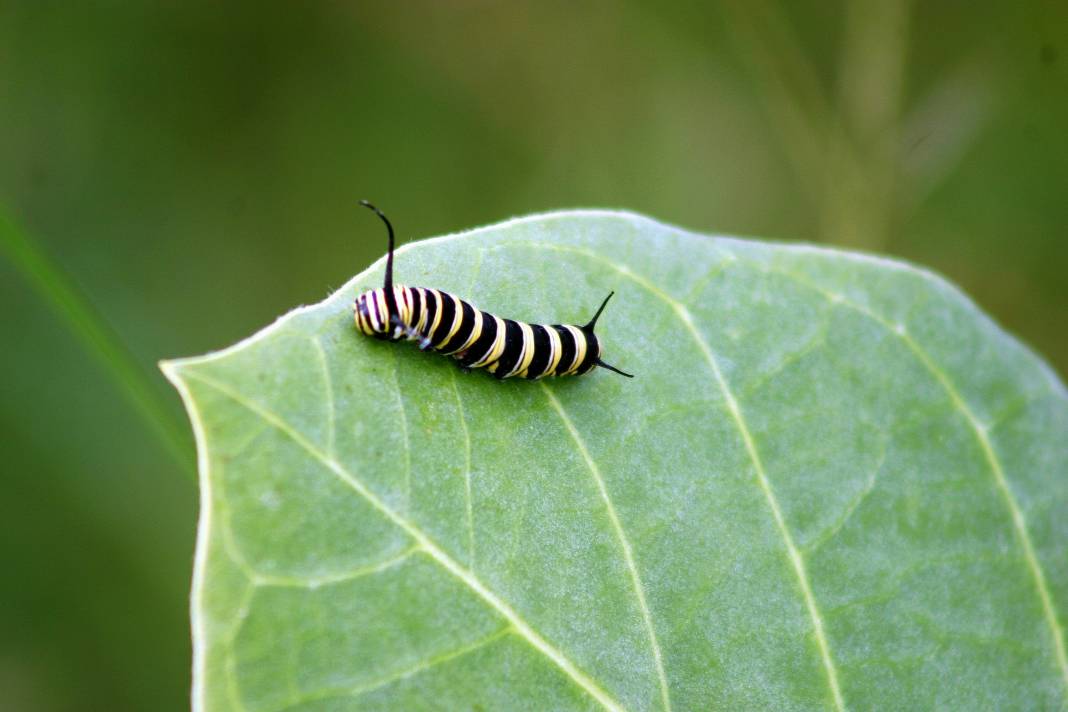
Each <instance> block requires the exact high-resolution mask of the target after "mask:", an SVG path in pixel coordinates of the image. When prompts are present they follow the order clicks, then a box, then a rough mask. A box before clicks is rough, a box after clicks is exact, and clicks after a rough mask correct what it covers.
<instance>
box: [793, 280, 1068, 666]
mask: <svg viewBox="0 0 1068 712" xmlns="http://www.w3.org/2000/svg"><path fill="white" fill-rule="evenodd" d="M773 271H777V272H779V273H780V274H782V275H783V276H784V277H787V278H790V279H792V280H794V281H795V282H797V283H798V284H801V285H802V286H805V287H808V288H809V289H812V290H814V291H815V292H817V293H819V294H821V295H822V296H823V297H824V298H825V299H828V300H830V301H831V302H835V303H838V304H841V305H842V306H844V307H846V308H848V309H852V310H853V311H856V312H857V313H859V314H861V315H863V316H865V317H867V318H869V319H871V320H872V321H874V322H875V323H876V324H878V325H880V326H881V327H883V328H884V329H886V330H887V331H889V332H890V333H891V334H893V335H895V336H896V337H897V338H899V339H900V340H901V341H902V342H903V343H904V344H905V346H906V347H907V348H908V349H909V350H910V351H911V352H912V353H913V355H914V356H915V357H916V359H917V360H918V361H919V362H920V363H921V364H922V365H923V367H924V368H925V369H927V371H928V372H929V373H930V374H931V376H933V377H934V379H935V380H936V381H938V383H939V385H941V386H942V388H943V390H945V392H946V395H948V396H949V399H950V402H951V403H952V404H953V407H954V408H955V409H956V410H957V411H958V412H960V414H961V415H962V416H963V417H964V420H965V421H966V422H967V423H968V426H969V427H970V428H971V430H972V432H973V433H974V434H975V439H976V441H977V442H978V444H979V449H980V450H981V451H982V453H983V457H984V459H985V460H986V462H987V465H988V466H989V467H990V470H991V473H992V474H993V476H994V482H995V484H996V485H997V488H998V491H999V492H1000V493H1001V496H1002V499H1003V501H1004V502H1005V506H1006V508H1007V509H1008V510H1009V515H1010V518H1011V519H1012V524H1013V528H1014V529H1015V531H1016V535H1017V539H1019V541H1020V545H1021V547H1022V548H1023V552H1024V559H1025V561H1026V562H1027V567H1028V569H1029V571H1030V573H1031V578H1032V580H1033V581H1034V584H1035V588H1036V590H1037V593H1038V597H1039V600H1040V602H1041V604H1042V614H1043V617H1044V618H1045V619H1046V623H1047V625H1048V626H1049V629H1050V635H1051V636H1052V639H1053V640H1052V642H1053V651H1054V656H1055V657H1056V659H1057V665H1058V667H1059V668H1060V671H1061V677H1062V678H1063V679H1064V684H1065V686H1068V652H1066V650H1065V643H1064V630H1063V629H1062V628H1061V626H1060V623H1058V618H1057V610H1056V608H1055V607H1054V605H1053V597H1052V595H1051V594H1050V592H1049V585H1048V584H1047V583H1046V574H1045V571H1044V570H1043V569H1042V564H1041V562H1039V560H1038V556H1037V555H1036V554H1035V548H1034V544H1033V543H1032V542H1031V535H1030V533H1029V531H1028V529H1027V520H1026V518H1025V517H1024V513H1023V511H1021V509H1020V507H1019V504H1018V503H1017V502H1016V497H1015V495H1013V493H1012V489H1011V488H1010V487H1009V483H1008V480H1007V479H1006V477H1005V471H1004V469H1003V468H1002V466H1001V460H1000V459H999V458H998V456H997V453H996V452H995V451H994V446H993V443H991V442H990V436H989V432H988V430H989V428H988V427H987V426H984V425H983V424H982V423H981V422H980V421H979V418H977V417H976V415H975V413H973V412H972V410H971V408H969V407H968V404H967V403H966V402H965V400H964V397H963V396H962V395H961V394H960V391H959V390H957V387H956V386H955V385H954V383H953V382H952V381H951V380H950V379H949V376H947V375H946V372H945V371H944V370H942V368H940V367H939V366H938V364H937V363H935V361H934V359H932V358H931V356H930V354H928V353H927V352H926V351H925V350H924V349H923V347H922V346H920V344H919V343H918V342H917V341H916V340H915V339H913V338H912V336H911V335H910V334H909V333H908V332H907V331H906V330H905V329H903V328H899V327H898V326H897V325H895V324H893V323H891V322H890V321H889V320H888V319H887V318H886V317H884V316H882V315H880V314H878V313H876V312H875V311H872V310H871V309H869V308H868V307H866V306H864V305H862V304H859V303H857V302H854V301H853V300H851V299H848V298H846V297H845V296H844V295H841V294H838V293H835V292H831V291H830V290H828V289H826V288H824V287H821V286H820V285H818V284H816V283H815V282H813V281H811V280H809V279H807V278H806V277H804V276H802V275H799V274H795V273H793V272H789V271H786V270H773Z"/></svg>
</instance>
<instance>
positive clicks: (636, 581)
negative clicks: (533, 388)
mask: <svg viewBox="0 0 1068 712" xmlns="http://www.w3.org/2000/svg"><path fill="white" fill-rule="evenodd" d="M538 385H540V386H541V389H542V391H543V392H544V393H545V396H546V398H548V399H549V404H550V405H551V406H552V407H553V410H555V411H556V413H557V415H559V416H560V420H562V421H563V422H564V425H565V426H566V427H567V431H568V433H569V434H570V435H571V439H572V440H573V441H574V443H575V446H576V448H577V449H578V452H579V454H580V455H581V456H582V459H583V460H584V461H585V462H586V467H587V468H589V471H590V475H591V476H592V477H593V481H594V482H595V483H596V484H597V491H598V492H599V493H600V495H601V500H602V501H603V502H604V506H605V509H606V510H607V511H608V519H609V520H610V522H611V524H612V529H613V530H615V534H616V538H617V539H618V540H619V546H620V548H621V549H622V551H623V563H624V564H625V565H626V567H627V572H628V573H629V574H630V582H631V586H632V587H633V588H634V595H635V598H636V599H637V602H638V610H639V611H640V612H641V616H642V623H643V625H644V626H645V632H646V635H647V636H648V637H649V647H650V648H651V651H650V652H651V653H652V655H653V664H654V665H655V666H656V675H657V678H658V679H659V682H660V700H661V702H662V703H663V705H664V710H665V712H671V695H670V693H669V690H668V682H667V676H666V675H665V673H664V661H663V655H662V654H661V651H660V643H659V642H658V641H657V639H656V628H655V627H654V626H653V616H652V613H651V612H650V611H649V604H648V603H647V602H646V600H645V587H644V586H643V585H642V579H641V576H640V575H639V573H638V566H637V564H636V563H635V561H634V552H633V551H632V550H631V547H630V542H629V541H628V539H627V535H626V533H625V532H624V531H623V523H622V522H621V521H620V519H619V515H618V514H617V513H616V508H615V506H614V505H613V504H612V498H611V497H610V496H609V495H608V487H607V486H606V485H605V482H604V477H602V476H601V469H600V468H599V467H598V466H597V463H596V462H595V461H594V459H593V457H592V456H591V455H590V452H589V450H588V449H587V448H586V443H585V441H584V440H583V439H582V436H581V435H579V432H578V429H577V428H575V425H574V423H572V422H571V418H570V416H568V414H567V411H566V410H564V406H563V404H561V403H560V401H559V399H557V397H556V394H555V393H553V392H552V390H551V389H550V388H549V387H548V386H547V385H545V382H544V381H539V382H538Z"/></svg>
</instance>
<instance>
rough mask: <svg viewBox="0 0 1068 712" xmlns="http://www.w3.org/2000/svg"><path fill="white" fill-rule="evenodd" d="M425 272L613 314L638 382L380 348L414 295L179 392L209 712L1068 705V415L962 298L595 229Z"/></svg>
mask: <svg viewBox="0 0 1068 712" xmlns="http://www.w3.org/2000/svg"><path fill="white" fill-rule="evenodd" d="M396 269H397V279H398V281H401V282H403V283H407V284H411V285H426V286H435V287H439V288H443V289H447V290H450V291H454V292H456V293H457V294H459V295H461V296H465V297H467V298H469V299H471V300H472V301H473V302H474V303H475V304H477V305H479V306H480V307H482V308H483V309H487V310H492V311H495V312H497V313H500V314H505V315H508V316H510V317H514V318H522V319H526V320H530V321H543V322H548V321H568V322H582V321H585V319H587V318H588V316H589V314H590V313H591V312H592V310H593V308H594V307H595V306H596V305H597V303H598V302H599V300H600V299H601V298H602V297H603V296H604V294H605V293H607V292H608V291H609V290H613V289H614V290H616V292H617V297H616V299H615V300H613V302H612V303H611V304H610V306H609V309H608V311H607V312H606V314H605V315H604V317H603V318H602V321H601V323H600V333H601V334H602V338H603V341H604V343H605V358H606V359H607V360H610V361H611V362H612V363H615V364H618V365H619V366H620V367H621V368H624V369H626V370H630V371H633V372H634V373H636V375H637V377H636V378H635V379H633V380H626V379H623V378H619V377H617V376H615V375H613V374H610V373H607V372H604V371H597V372H595V373H594V374H592V375H590V376H587V377H583V378H580V379H571V380H560V381H551V382H538V383H530V382H522V381H508V382H504V383H498V382H496V381H494V380H493V379H492V378H490V377H488V376H486V375H485V374H480V373H473V374H469V375H463V374H460V373H459V372H458V371H457V369H456V367H455V366H454V365H453V364H452V363H450V362H449V361H448V360H446V359H443V358H441V357H437V356H434V355H431V354H424V353H420V352H419V351H417V350H416V349H414V348H412V347H403V346H398V345H393V344H388V343H380V342H376V341H374V340H371V339H368V338H363V337H361V336H359V335H358V334H357V333H356V332H355V330H354V327H353V325H352V320H351V311H350V304H351V301H352V299H353V298H354V296H355V295H356V293H357V292H358V291H359V290H362V289H365V288H368V287H371V286H377V285H378V284H379V282H380V279H381V272H380V266H379V267H376V268H374V269H372V270H371V271H369V272H366V273H364V274H362V275H360V276H358V277H356V278H355V279H354V280H353V281H352V282H350V283H349V284H348V285H346V286H345V287H344V288H342V289H341V290H339V291H338V292H337V293H336V294H334V295H333V296H332V297H330V298H329V299H327V300H326V301H324V302H322V303H321V304H318V305H315V306H312V307H306V308H302V309H298V310H296V311H294V312H292V313H291V314H289V315H287V316H285V317H283V318H282V319H281V320H279V321H278V322H277V323H276V324H274V325H273V326H271V327H269V328H268V329H265V330H264V331H262V332H260V333H259V334H257V335H256V336H254V337H252V338H250V339H248V340H246V341H244V342H242V343H240V344H238V345H236V346H234V347H233V348H231V349H228V350H227V351H224V352H221V353H218V354H213V355H209V356H205V357H202V358H196V359H187V360H182V361H176V362H171V363H168V364H165V366H164V368H165V371H166V372H167V374H168V375H169V377H170V378H171V379H172V380H173V381H174V383H175V384H176V385H177V386H178V388H179V390H180V391H181V392H182V394H183V397H184V398H185V401H186V404H187V407H188V408H189V411H190V414H191V418H192V421H193V425H194V429H195V431H196V434H197V438H198V441H199V450H200V471H201V472H200V474H201V482H202V497H203V506H202V514H201V524H200V532H199V542H198V553H197V566H196V579H195V584H194V594H193V619H194V633H195V636H194V637H195V673H194V677H195V682H194V688H195V689H194V700H195V701H196V702H197V703H198V704H199V706H200V707H202V708H204V709H225V708H244V709H248V710H279V709H288V708H302V709H317V710H318V709H344V708H350V707H356V706H359V707H361V708H371V709H374V708H382V709H412V708H419V707H439V708H447V709H456V708H461V707H463V708H468V709H479V708H482V709H500V708H503V707H508V708H516V707H526V708H530V709H567V708H579V709H587V708H599V707H605V708H609V709H635V710H638V709H661V708H665V707H668V706H669V705H670V707H672V708H674V709H678V710H683V709H699V708H700V709H707V708H720V707H723V708H730V709H734V708H775V709H782V708H813V707H823V708H832V709H833V708H839V709H841V708H845V707H852V708H858V709H865V708H873V707H878V708H886V707H900V708H931V707H947V706H948V707H963V708H991V707H1000V708H1012V707H1039V708H1056V707H1061V706H1063V705H1064V704H1065V702H1066V700H1068V661H1066V659H1065V641H1064V638H1065V635H1064V630H1063V628H1064V623H1063V613H1062V611H1064V610H1065V609H1066V607H1068V565H1066V560H1065V554H1064V552H1065V546H1066V544H1068V519H1066V518H1065V517H1064V516H1063V512H1064V511H1065V506H1066V505H1068V477H1066V464H1068V445H1066V443H1068V438H1066V435H1068V407H1066V405H1068V404H1066V397H1065V391H1064V388H1063V386H1062V385H1061V384H1060V383H1059V382H1058V381H1057V380H1056V378H1055V377H1054V376H1053V375H1052V373H1051V372H1050V371H1049V370H1048V369H1047V368H1046V367H1045V365H1044V364H1042V363H1041V361H1039V360H1038V359H1037V358H1035V357H1034V356H1033V355H1032V354H1030V353H1029V352H1028V351H1027V350H1026V349H1025V348H1023V347H1021V346H1020V345H1019V344H1018V343H1017V342H1016V341H1014V340H1013V339H1012V338H1011V337H1008V336H1007V335H1005V334H1004V333H1003V332H1002V331H1000V330H999V329H998V328H997V327H996V326H995V325H994V324H992V323H991V322H990V321H989V320H988V319H987V318H985V317H984V316H983V315H982V314H981V313H979V312H978V311H977V310H976V308H975V307H974V306H973V305H972V304H971V303H970V302H968V301H967V300H966V299H965V298H964V297H962V296H961V295H960V294H959V293H958V292H957V291H956V290H954V289H953V288H952V287H950V286H948V285H947V284H946V283H944V282H943V281H941V280H940V279H938V278H936V277H932V276H931V275H930V274H928V273H925V272H922V271H919V270H916V269H914V268H911V267H909V266H906V265H902V264H899V263H892V262H889V261H885V260H880V259H876V258H871V257H865V256H860V255H855V254H849V253H842V252H834V251H827V250H820V249H815V248H810V247H798V246H784V245H767V244H760V243H753V242H745V241H739V240H733V239H726V238H707V237H703V236H698V235H693V234H688V233H685V232H683V231H680V230H677V229H674V228H671V227H667V226H664V225H660V224H658V223H655V222H652V221H650V220H647V219H645V218H641V217H638V216H635V215H630V214H626V213H610V212H596V211H592V212H591V211H585V212H569V213H556V214H550V215H543V216H536V217H532V218H527V219H521V220H516V221H512V222H508V223H504V224H501V225H498V226H494V227H490V228H485V229H482V230H476V231H473V232H470V233H465V234H462V235H458V236H452V237H447V238H441V239H437V240H429V241H425V242H420V243H416V244H413V245H411V246H410V247H406V248H404V249H402V250H401V251H400V252H399V254H398V260H397V267H396Z"/></svg>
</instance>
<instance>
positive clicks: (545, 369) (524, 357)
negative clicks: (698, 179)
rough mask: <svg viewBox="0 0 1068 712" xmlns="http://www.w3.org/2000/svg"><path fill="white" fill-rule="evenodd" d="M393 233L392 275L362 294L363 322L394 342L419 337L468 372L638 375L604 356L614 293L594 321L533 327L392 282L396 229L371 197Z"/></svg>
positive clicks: (357, 309) (366, 329)
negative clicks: (602, 330)
mask: <svg viewBox="0 0 1068 712" xmlns="http://www.w3.org/2000/svg"><path fill="white" fill-rule="evenodd" d="M360 204H361V205H364V206H366V207H367V208H370V209H371V210H373V211H374V212H375V213H376V214H377V215H378V217H380V218H381V219H382V221H383V222H384V223H385V224H386V228H387V230H388V232H389V253H388V256H387V257H386V275H385V280H384V283H383V285H382V287H380V288H376V289H370V290H368V291H366V292H364V293H363V294H361V295H360V296H358V297H357V298H356V302H355V304H354V305H353V306H354V313H355V319H356V327H357V328H358V329H359V330H360V331H361V332H362V333H364V334H366V335H368V336H372V337H375V338H377V339H383V340H387V341H401V340H406V341H416V342H418V343H419V348H420V349H422V350H424V351H425V350H427V349H433V350H434V351H437V352H438V353H441V354H444V355H447V356H452V357H453V358H454V359H456V360H457V361H458V362H459V363H458V365H459V366H460V368H461V369H463V370H464V371H468V370H471V369H473V368H484V369H486V370H487V371H489V372H490V373H491V374H493V375H494V376H495V377H496V378H499V379H503V378H510V377H512V376H516V377H519V378H528V379H537V378H543V377H545V376H581V375H582V374H584V373H589V372H590V371H591V370H593V368H594V367H596V366H600V367H602V368H606V369H608V370H609V371H613V372H614V373H618V374H620V375H621V376H626V377H627V378H633V375H632V374H629V373H626V372H624V371H621V370H620V369H618V368H616V367H615V366H612V365H610V364H607V363H605V362H604V361H602V360H601V344H600V341H599V340H598V338H597V336H596V334H594V327H595V326H596V324H597V319H599V318H600V316H601V313H602V312H603V311H604V308H605V306H606V305H607V304H608V300H609V299H611V298H612V294H614V292H613V293H610V294H609V295H608V296H607V297H605V299H604V301H603V302H601V306H600V307H598V309H597V311H596V312H595V313H594V315H593V318H592V319H590V320H589V322H587V323H586V324H585V325H583V326H574V325H571V324H550V325H542V324H527V323H525V322H520V321H514V320H512V319H504V318H502V317H499V316H496V315H494V314H490V313H489V312H484V311H482V310H480V309H478V308H476V307H475V306H473V305H472V304H470V303H469V302H466V301H464V300H463V299H460V298H458V297H456V296H453V295H452V294H449V293H448V292H443V291H440V290H437V289H431V288H427V287H406V286H403V285H394V284H393V251H394V237H393V226H392V225H391V224H390V222H389V220H388V219H387V218H386V216H385V215H383V214H382V212H381V211H380V210H379V209H378V208H376V207H375V206H373V205H371V204H370V203H368V202H367V201H366V200H361V201H360Z"/></svg>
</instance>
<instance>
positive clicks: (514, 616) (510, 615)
mask: <svg viewBox="0 0 1068 712" xmlns="http://www.w3.org/2000/svg"><path fill="white" fill-rule="evenodd" d="M182 374H183V375H184V376H186V377H187V378H190V379H192V380H194V381H199V382H200V383H202V384H204V385H206V386H208V387H209V388H213V389H215V390H216V391H218V392H219V393H222V394H223V395H225V396H227V397H228V398H230V399H231V400H233V401H234V402H235V403H237V404H238V405H241V406H242V407H244V408H245V409H247V410H248V411H249V412H251V413H252V414H254V415H256V416H258V417H260V418H261V419H263V420H264V421H265V422H266V423H268V424H269V425H271V426H272V427H274V428H275V429H276V430H278V431H279V432H281V433H282V434H284V435H286V436H287V437H289V438H290V439H291V440H293V442H295V443H296V444H297V445H299V446H300V447H301V448H302V449H304V450H305V451H306V452H307V453H308V454H309V455H310V456H311V457H312V458H313V459H315V460H317V461H319V463H321V464H322V465H324V466H325V467H326V468H327V469H328V470H330V471H331V472H333V473H334V474H335V475H336V476H337V477H338V478H340V479H341V480H342V481H343V482H345V483H346V484H347V485H349V486H350V487H351V488H352V489H353V490H355V491H356V493H357V494H359V495H360V496H362V497H363V498H364V499H366V500H367V501H368V503H370V504H371V505H372V506H373V507H374V508H375V509H377V510H378V511H379V512H381V513H382V514H383V515H384V516H385V517H386V518H387V519H389V520H390V521H391V522H393V523H394V525H396V526H398V527H400V528H401V529H403V530H404V531H405V532H406V533H408V534H409V535H410V536H411V537H412V538H413V539H415V540H416V541H417V542H418V543H419V544H420V545H421V546H422V547H423V549H424V550H425V551H426V552H427V554H428V555H429V556H430V557H431V558H432V559H433V560H434V561H436V562H437V563H438V564H439V565H441V566H442V568H444V569H445V570H446V571H447V572H448V573H450V574H452V575H453V576H455V577H456V578H458V579H460V581H461V582H463V583H464V584H466V585H467V586H468V587H469V588H470V589H471V590H472V591H474V592H475V593H476V594H477V595H478V596H479V597H480V598H482V599H483V600H484V601H485V602H486V603H488V604H489V605H490V606H491V607H492V608H493V609H495V610H496V611H497V612H498V613H500V614H501V615H503V616H504V617H505V619H507V620H508V621H509V622H510V623H511V624H512V626H513V627H514V628H515V631H516V633H517V634H518V635H519V637H521V638H523V639H524V640H526V641H527V643H529V644H530V645H531V646H532V647H533V648H534V649H535V650H537V651H538V652H540V653H542V654H543V655H545V656H546V657H547V658H549V660H550V661H552V662H553V663H554V664H555V665H556V666H557V667H559V668H560V669H561V670H562V671H563V672H564V673H565V674H566V675H567V676H568V677H569V678H570V679H571V680H572V682H574V683H575V684H576V685H577V686H579V687H580V688H582V689H583V690H584V691H585V692H586V693H587V694H589V695H590V696H591V697H593V698H594V699H595V700H597V702H599V703H600V704H601V705H602V706H603V707H604V708H605V709H608V710H612V711H613V712H623V709H624V708H623V706H622V705H621V704H620V703H619V702H618V701H616V700H615V699H614V698H613V697H612V696H610V695H609V694H608V693H607V692H605V691H604V690H603V689H601V687H600V685H598V684H597V683H596V682H595V681H594V680H593V679H592V678H590V677H589V676H587V675H586V674H585V673H583V672H582V671H581V670H580V669H579V668H578V667H577V666H576V665H575V663H574V662H572V661H571V660H570V659H569V658H568V657H567V656H566V655H564V654H563V652H562V651H560V650H558V649H557V648H556V647H555V646H553V645H552V644H551V643H549V642H548V641H547V640H546V639H545V638H544V637H543V636H542V635H541V634H540V633H538V632H537V631H536V630H534V628H533V627H532V626H531V625H530V624H529V623H527V622H526V621H525V620H524V619H523V618H522V616H520V615H519V613H518V612H517V611H515V610H514V609H513V608H512V607H511V606H509V605H508V604H507V603H506V602H505V601H504V600H502V599H501V598H500V597H498V596H497V595H496V594H495V593H494V592H493V591H491V590H490V589H489V588H488V587H487V586H486V585H485V584H483V583H482V582H481V581H480V580H479V579H478V578H477V577H476V576H475V575H474V574H473V573H472V572H470V571H468V570H466V569H464V568H463V567H462V566H460V564H459V563H457V562H456V561H455V560H453V559H452V557H451V556H449V555H448V554H447V553H446V552H445V551H444V549H442V548H441V547H440V546H439V545H438V544H437V543H436V542H435V541H434V540H433V539H431V538H430V537H429V536H428V535H427V534H426V533H425V532H423V531H422V530H421V529H420V528H419V527H417V526H416V525H415V524H413V523H412V522H410V521H408V520H407V519H406V518H404V517H402V516H401V515H400V514H398V513H397V512H395V511H394V510H393V509H392V508H391V507H389V506H388V505H386V504H385V502H383V501H382V500H381V499H379V498H378V496H377V495H375V494H374V493H373V492H372V491H371V490H370V489H369V488H368V487H367V486H366V485H365V484H363V482H361V481H360V480H359V479H358V478H357V477H355V476H354V475H353V474H352V473H350V472H349V471H348V470H347V469H346V468H345V467H343V466H342V465H341V464H340V463H338V462H337V461H336V460H334V459H332V458H330V457H328V456H327V455H325V454H323V453H322V452H320V451H319V449H318V448H316V447H315V446H314V445H313V444H312V443H311V442H310V441H308V440H307V439H306V438H305V437H304V436H303V435H301V434H300V432H299V431H297V430H296V429H295V428H293V427H292V426H291V425H290V424H289V423H287V422H286V421H285V420H284V419H283V418H281V417H280V416H279V415H277V414H276V413H273V412H272V411H270V410H268V409H267V408H264V407H263V406H260V405H259V404H257V403H255V402H254V401H252V400H250V399H248V398H246V397H245V396H243V395H242V394H241V393H239V392H237V391H235V390H233V389H232V388H230V387H228V386H226V385H224V384H222V383H219V382H217V381H215V380H214V379H212V378H209V377H206V376H203V375H201V374H196V373H191V372H188V371H184V370H183V371H182Z"/></svg>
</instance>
